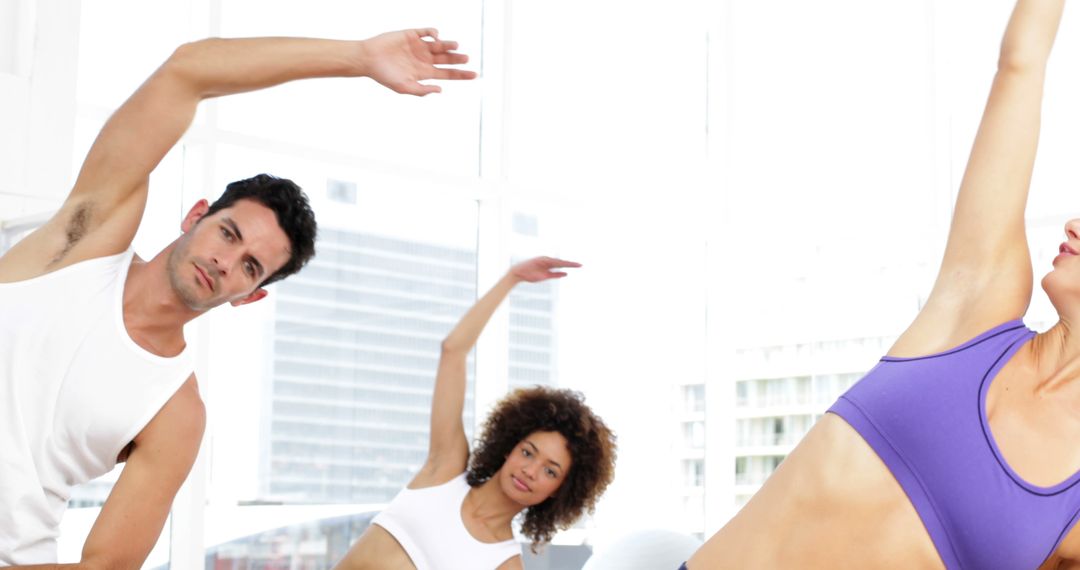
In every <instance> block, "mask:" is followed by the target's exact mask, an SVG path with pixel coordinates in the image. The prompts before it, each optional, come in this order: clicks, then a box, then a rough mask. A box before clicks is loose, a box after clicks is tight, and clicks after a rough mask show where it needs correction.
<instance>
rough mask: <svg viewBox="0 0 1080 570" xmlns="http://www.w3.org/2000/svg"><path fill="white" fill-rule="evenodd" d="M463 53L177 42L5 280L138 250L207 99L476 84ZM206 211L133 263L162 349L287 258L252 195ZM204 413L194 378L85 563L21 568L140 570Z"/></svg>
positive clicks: (432, 40) (132, 461)
mask: <svg viewBox="0 0 1080 570" xmlns="http://www.w3.org/2000/svg"><path fill="white" fill-rule="evenodd" d="M425 38H427V40H425ZM455 49H457V43H456V42H451V41H442V40H439V39H438V38H437V32H436V31H435V30H433V29H418V30H405V31H400V32H391V33H388V34H382V35H380V36H376V37H374V38H370V39H368V40H363V41H331V40H317V39H302V38H251V39H240V40H226V39H208V40H202V41H199V42H194V43H191V44H186V45H184V46H181V47H180V48H178V49H177V50H176V52H175V53H174V54H173V55H172V57H170V58H169V60H168V61H166V62H165V63H164V64H163V65H162V66H161V67H160V68H159V69H158V70H157V71H156V72H155V73H154V74H153V75H152V76H151V77H150V78H149V79H147V80H146V82H145V83H143V85H142V86H141V87H140V88H139V89H138V91H136V92H135V93H134V94H133V95H132V96H131V97H130V98H129V99H128V100H127V101H126V102H125V103H124V104H123V105H122V106H121V107H120V108H119V109H118V110H117V111H116V112H115V113H114V114H113V115H112V117H111V118H110V119H109V120H108V122H107V123H106V124H105V126H104V128H103V129H102V131H101V133H100V134H99V135H98V138H97V140H96V141H95V142H94V144H93V146H92V147H91V149H90V152H89V153H88V155H87V157H86V161H85V162H84V163H83V166H82V169H81V170H80V172H79V176H78V179H77V180H76V182H75V186H74V188H73V189H72V191H71V194H70V195H69V196H68V198H67V199H66V201H65V202H64V204H63V206H62V207H61V208H60V210H59V211H58V212H57V213H56V215H55V216H53V218H52V219H50V220H49V221H48V222H47V223H46V224H45V225H43V226H42V227H41V228H39V229H38V230H37V231H35V232H34V233H32V234H30V235H29V236H27V237H26V238H25V239H23V240H22V241H21V242H19V243H18V244H16V245H15V246H14V247H13V248H12V249H11V250H9V251H8V252H7V253H6V254H5V255H4V256H3V257H0V283H13V282H17V281H24V280H29V279H33V278H35V277H39V276H41V275H45V274H47V273H51V272H54V271H57V270H60V269H63V268H64V267H68V266H70V265H73V264H76V263H79V262H81V261H85V260H89V259H94V258H98V257H103V256H109V255H114V254H117V253H121V252H123V251H125V250H126V249H127V248H128V247H130V245H131V241H132V239H133V237H134V235H135V231H136V230H137V229H138V227H139V224H140V222H141V220H142V215H143V210H144V208H145V205H146V199H147V193H148V190H149V177H150V173H151V171H153V170H154V168H156V167H157V165H158V163H159V162H160V161H161V160H162V158H164V156H165V154H166V153H167V152H168V151H169V150H170V149H171V148H172V147H173V146H174V145H175V144H176V143H177V142H178V141H179V140H180V137H181V136H182V135H183V134H184V131H185V130H187V128H188V127H189V126H190V124H191V121H192V118H193V117H194V114H195V109H196V107H197V106H198V104H199V102H200V101H202V100H203V99H208V98H212V97H218V96H222V95H229V94H233V93H242V92H246V91H253V90H257V89H262V88H266V87H270V86H273V85H278V84H280V83H285V82H288V81H293V80H298V79H307V78H317V77H370V78H371V79H374V80H375V81H377V82H379V83H381V84H383V85H385V86H387V87H389V88H390V89H392V90H394V91H396V92H398V93H407V94H412V95H427V94H429V93H435V92H438V91H439V90H440V88H439V87H438V86H435V85H425V84H421V83H419V81H422V80H426V79H472V78H473V77H475V74H474V73H473V72H470V71H464V70H459V69H448V68H441V67H435V66H436V65H456V64H462V63H465V62H466V61H468V58H467V56H465V55H463V54H457V53H453V50H455ZM207 208H208V204H207V202H206V201H205V200H202V201H200V202H198V203H197V204H195V206H194V207H192V209H191V211H190V212H189V213H188V214H187V216H185V218H184V220H183V222H182V223H181V229H182V230H183V232H184V233H183V235H182V236H181V237H180V238H178V239H177V240H176V241H174V242H173V243H172V244H170V245H169V246H168V247H167V248H166V249H164V250H163V251H162V252H160V253H159V254H157V255H156V256H154V257H153V258H152V259H150V260H149V261H143V260H141V259H136V260H134V261H133V262H132V265H131V268H130V271H129V274H128V278H127V281H126V282H125V288H124V296H123V318H124V324H125V326H126V329H127V332H128V334H129V336H130V337H131V338H132V339H133V340H134V341H135V342H136V343H137V344H138V345H139V346H141V347H142V348H143V349H145V350H147V351H149V352H151V353H153V354H156V355H159V356H174V355H176V354H179V353H180V352H182V351H183V350H184V348H185V346H186V341H185V340H184V335H183V326H184V324H185V323H187V322H189V321H191V320H192V319H194V318H196V317H198V316H199V315H201V314H203V313H204V312H206V311H207V310H209V309H210V308H213V307H215V306H218V305H221V304H224V303H230V304H232V305H243V304H246V303H251V302H254V301H258V300H260V299H262V298H263V297H265V296H266V291H265V290H264V289H262V288H261V287H260V285H261V284H262V282H263V281H264V280H265V279H266V278H267V277H268V276H270V275H272V274H273V273H274V272H276V271H277V270H278V269H279V268H281V267H282V266H283V265H284V264H285V263H286V262H287V261H288V260H289V256H290V255H291V253H290V243H289V240H288V238H287V237H286V236H285V233H284V232H283V231H282V230H281V228H280V227H279V226H278V224H277V221H276V217H275V214H274V213H273V211H271V210H270V209H268V208H266V207H264V206H262V205H261V204H258V203H255V202H251V201H245V200H241V201H239V202H238V203H236V204H234V205H233V206H232V207H229V208H225V209H223V210H220V211H218V212H216V213H214V214H213V215H209V216H207V215H206V213H207ZM102 373H103V374H105V373H106V371H102ZM205 415H206V412H205V406H204V404H203V402H202V399H201V398H200V396H199V392H198V387H197V383H196V379H195V377H194V375H192V376H191V377H190V378H188V379H187V381H186V382H185V383H184V385H183V386H182V387H181V388H180V389H179V390H178V391H177V392H176V394H175V395H173V397H172V398H171V399H170V400H169V401H168V402H167V403H166V404H165V405H164V406H163V407H162V408H161V410H160V411H159V412H158V413H157V415H156V416H154V418H153V419H152V420H151V421H150V423H149V424H148V425H147V426H146V427H145V428H144V429H143V430H142V431H141V432H140V433H139V434H138V435H137V436H136V437H135V438H134V440H133V441H132V442H131V444H129V445H128V446H127V447H126V448H125V449H124V451H123V452H122V453H121V454H120V457H119V458H118V459H120V460H126V466H125V468H124V470H123V472H122V474H121V476H120V478H119V480H118V481H117V483H116V485H115V486H114V487H113V490H112V492H111V494H110V495H109V498H108V500H107V501H106V503H105V505H104V507H103V508H102V510H101V514H100V515H99V517H98V519H97V521H96V522H95V523H94V526H93V528H92V529H91V531H90V534H89V536H88V537H87V540H86V543H85V545H84V547H83V552H82V560H81V561H80V562H79V563H77V564H43V565H34V566H19V567H17V568H27V569H52V568H85V569H91V570H94V569H109V570H113V569H123V568H139V567H141V566H142V563H143V561H144V560H145V559H146V557H147V555H148V554H149V552H150V549H151V548H152V547H153V545H154V543H155V542H156V541H157V539H158V536H159V535H160V534H161V529H162V526H163V525H164V523H165V518H166V516H167V515H168V512H169V509H170V507H171V505H172V501H173V498H174V497H175V496H176V492H177V490H178V489H179V487H180V485H181V483H183V481H184V479H185V478H186V477H187V475H188V472H189V471H190V470H191V466H192V464H193V462H194V460H195V456H196V454H197V452H198V449H199V444H200V441H201V440H202V435H203V431H204V429H205V424H206V419H205Z"/></svg>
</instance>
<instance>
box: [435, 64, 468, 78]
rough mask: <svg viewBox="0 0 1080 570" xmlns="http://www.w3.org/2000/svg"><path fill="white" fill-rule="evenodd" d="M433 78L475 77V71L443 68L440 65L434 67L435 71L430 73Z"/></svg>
mask: <svg viewBox="0 0 1080 570" xmlns="http://www.w3.org/2000/svg"><path fill="white" fill-rule="evenodd" d="M432 78H433V79H476V72H475V71H468V70H465V69H444V68H442V67H436V68H435V73H434V74H433V75H432Z"/></svg>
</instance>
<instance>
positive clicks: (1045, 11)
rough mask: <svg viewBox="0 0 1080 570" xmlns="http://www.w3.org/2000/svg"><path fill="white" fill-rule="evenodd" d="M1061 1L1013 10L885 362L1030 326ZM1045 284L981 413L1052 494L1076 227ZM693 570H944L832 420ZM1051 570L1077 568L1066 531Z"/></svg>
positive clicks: (1064, 439) (1074, 427) (1078, 348)
mask: <svg viewBox="0 0 1080 570" xmlns="http://www.w3.org/2000/svg"><path fill="white" fill-rule="evenodd" d="M1063 8H1064V0H1019V1H1018V2H1017V4H1016V7H1015V9H1014V11H1013V15H1012V18H1011V19H1010V21H1009V25H1008V28H1007V29H1006V32H1005V37H1004V40H1003V42H1002V47H1001V55H1000V60H999V65H998V72H997V76H996V77H995V79H994V83H993V86H992V88H991V92H990V97H989V100H988V102H987V106H986V110H985V111H984V114H983V119H982V123H981V125H980V128H979V132H978V135H977V136H976V139H975V143H974V146H973V148H972V151H971V156H970V158H969V161H968V166H967V170H966V171H965V173H964V178H963V181H962V182H961V187H960V192H959V195H958V198H957V203H956V208H955V211H954V214H953V220H952V227H951V229H950V233H949V238H948V243H947V245H946V250H945V255H944V259H943V260H942V265H941V269H940V272H939V274H938V278H937V281H936V282H935V284H934V289H933V291H932V292H931V295H930V297H929V299H928V301H927V304H926V306H925V307H924V308H923V310H922V311H921V312H920V313H919V315H918V316H917V317H916V319H915V321H914V322H913V323H912V324H911V325H910V327H909V328H908V329H907V330H906V331H905V332H904V333H903V334H902V335H901V336H900V338H899V340H898V341H897V342H896V344H895V345H894V346H893V347H892V348H891V349H890V350H889V355H890V356H902V357H912V356H924V355H930V354H935V353H938V352H942V351H944V350H947V349H949V348H952V347H955V346H957V345H960V344H962V343H963V342H965V341H967V340H969V339H971V338H973V337H975V336H977V335H978V334H979V333H981V332H982V331H985V330H987V329H989V328H992V327H994V326H996V325H999V324H1001V323H1004V322H1007V321H1010V320H1012V319H1016V318H1019V317H1022V316H1023V315H1024V313H1025V312H1026V311H1027V308H1028V304H1029V303H1030V301H1031V294H1032V287H1031V281H1032V273H1033V271H1032V267H1031V259H1030V255H1029V253H1028V246H1027V239H1026V236H1025V231H1024V207H1025V205H1026V203H1027V195H1028V187H1029V185H1030V181H1031V172H1032V169H1033V167H1034V160H1035V152H1036V146H1037V142H1038V136H1039V124H1040V114H1041V102H1042V92H1043V83H1044V77H1045V71H1046V62H1047V59H1048V57H1049V54H1050V50H1051V47H1052V45H1053V42H1054V38H1055V36H1056V33H1057V28H1058V24H1059V22H1060V19H1061V14H1062V10H1063ZM1065 233H1066V242H1065V244H1063V245H1062V250H1063V254H1062V255H1061V256H1059V257H1058V258H1057V259H1055V261H1054V268H1053V270H1052V271H1051V272H1050V273H1049V274H1048V275H1047V276H1046V277H1045V278H1044V279H1043V280H1042V286H1043V289H1044V290H1045V291H1046V293H1047V295H1048V296H1049V298H1050V300H1051V302H1052V303H1053V304H1054V306H1055V308H1056V309H1057V311H1058V315H1059V318H1060V320H1059V322H1058V323H1057V324H1056V325H1055V326H1054V327H1052V328H1051V329H1050V330H1048V331H1047V332H1045V333H1043V334H1040V335H1038V336H1037V337H1036V338H1034V339H1033V340H1032V341H1030V342H1028V343H1027V344H1026V345H1024V346H1023V347H1021V349H1020V350H1019V351H1018V352H1017V353H1016V354H1015V356H1014V357H1013V358H1012V359H1011V360H1010V361H1009V362H1008V363H1007V364H1006V365H1005V366H1004V367H1003V368H1002V370H1001V371H1000V373H999V374H998V375H997V376H996V377H995V378H994V379H993V380H992V382H991V384H990V388H989V391H988V394H987V402H986V412H987V418H988V420H989V424H990V429H991V432H992V434H993V437H994V439H995V441H996V442H997V444H998V447H999V448H1000V449H1001V452H1002V455H1003V456H1004V457H1005V459H1006V461H1007V462H1008V463H1009V465H1010V467H1012V469H1013V470H1014V471H1015V472H1016V473H1017V474H1019V475H1020V476H1021V477H1022V478H1024V479H1026V480H1027V481H1028V482H1030V483H1034V484H1036V485H1041V486H1049V485H1053V484H1055V483H1058V482H1060V481H1063V480H1065V479H1067V478H1068V477H1070V476H1071V475H1072V474H1074V473H1075V472H1077V471H1078V470H1080V449H1077V448H1076V445H1075V442H1076V441H1077V440H1078V438H1080V415H1078V414H1077V413H1076V412H1077V410H1078V409H1080V337H1078V336H1077V335H1073V334H1072V333H1071V331H1072V330H1073V329H1074V326H1073V325H1074V323H1078V322H1080V256H1078V255H1076V254H1077V253H1080V220H1072V221H1070V222H1068V224H1066V227H1065ZM687 566H688V568H689V569H690V570H702V569H715V568H781V567H799V568H930V569H938V568H943V567H944V564H943V562H942V561H941V558H940V556H939V555H938V553H937V550H936V549H935V547H934V544H933V542H932V541H931V539H930V535H929V533H928V532H927V531H926V529H925V527H924V526H923V524H922V521H921V519H920V518H919V516H918V514H917V513H916V511H915V509H914V507H913V506H912V505H911V502H910V501H909V500H908V498H907V495H906V494H905V493H904V491H903V490H902V488H901V487H900V485H899V483H897V481H896V479H895V478H893V476H892V474H891V473H890V471H889V470H888V469H887V468H886V466H885V464H884V463H883V462H882V461H881V460H880V459H879V458H878V456H877V455H876V454H875V453H874V451H873V450H872V449H871V448H870V446H869V445H868V444H867V443H866V442H865V441H864V440H863V439H862V437H860V436H859V434H858V433H857V432H856V431H855V430H854V429H853V428H852V427H851V426H849V425H848V424H847V423H846V422H845V421H844V420H843V419H841V418H839V417H838V416H834V415H831V414H827V415H826V416H825V417H823V418H822V419H821V421H819V422H818V424H817V425H816V426H814V428H813V429H812V430H811V431H810V433H808V434H807V436H806V438H805V439H804V440H803V441H802V442H801V443H800V444H799V446H798V447H797V448H796V449H795V451H794V452H793V453H792V454H791V455H790V456H789V457H788V458H787V459H786V460H785V461H784V462H783V464H782V465H781V466H780V467H779V468H778V469H777V471H776V473H775V474H774V475H773V476H772V477H771V478H770V479H769V480H768V481H767V482H766V483H765V485H764V486H763V487H762V489H761V490H760V491H759V492H758V493H757V494H756V495H755V496H754V497H753V498H752V499H751V501H750V502H749V503H748V504H747V505H746V507H745V508H744V509H743V510H742V511H741V512H740V513H739V515H737V516H736V517H735V518H734V519H733V520H732V521H730V522H729V523H728V524H727V525H726V526H725V527H724V528H722V529H721V530H720V531H719V532H718V533H717V534H716V535H714V536H713V537H712V538H710V540H709V541H708V542H707V543H706V544H705V545H704V546H703V547H702V548H701V549H699V550H698V551H697V552H696V553H695V554H694V556H693V557H692V558H691V559H690V560H689V561H688V564H687ZM1040 568H1043V569H1051V568H1053V569H1070V568H1071V569H1075V568H1080V531H1078V530H1077V529H1076V528H1075V527H1074V528H1073V529H1070V530H1069V532H1068V533H1067V535H1066V536H1065V538H1064V540H1063V541H1062V542H1061V543H1060V545H1059V546H1058V548H1057V549H1056V550H1055V551H1054V552H1053V553H1051V554H1050V555H1049V556H1048V558H1047V559H1046V560H1045V561H1044V562H1043V563H1042V564H1041V566H1040Z"/></svg>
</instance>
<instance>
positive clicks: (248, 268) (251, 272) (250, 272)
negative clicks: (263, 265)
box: [244, 261, 255, 276]
mask: <svg viewBox="0 0 1080 570" xmlns="http://www.w3.org/2000/svg"><path fill="white" fill-rule="evenodd" d="M244 271H246V272H247V274H248V275H252V276H254V275H255V266H254V265H252V264H251V262H250V261H245V262H244Z"/></svg>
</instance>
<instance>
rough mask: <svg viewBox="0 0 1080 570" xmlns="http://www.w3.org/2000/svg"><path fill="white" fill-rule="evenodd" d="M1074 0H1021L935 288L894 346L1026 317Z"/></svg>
mask: <svg viewBox="0 0 1080 570" xmlns="http://www.w3.org/2000/svg"><path fill="white" fill-rule="evenodd" d="M1064 5H1065V0H1019V1H1018V2H1017V3H1016V6H1015V8H1014V9H1013V13H1012V17H1011V18H1010V19H1009V24H1008V27H1007V28H1006V30H1005V36H1004V38H1003V40H1002V44H1001V53H1000V56H999V59H998V70H997V75H996V76H995V77H994V83H993V86H992V87H991V89H990V97H989V99H988V101H987V103H986V109H985V110H984V111H983V118H982V122H981V123H980V125H979V131H978V133H977V134H976V136H975V143H974V145H973V146H972V149H971V156H970V157H969V158H968V164H967V170H965V172H964V178H963V180H962V181H961V183H960V191H959V194H958V196H957V199H956V207H955V208H954V211H953V219H952V225H951V227H950V229H949V238H948V242H947V243H946V246H945V255H944V258H943V259H942V262H941V269H940V271H939V273H938V277H937V281H936V282H935V283H934V289H933V291H932V292H931V294H930V297H929V299H928V300H927V303H926V306H925V307H924V308H923V310H922V311H921V312H920V313H919V316H918V317H917V318H916V319H915V322H913V323H912V325H911V326H910V327H909V328H908V330H907V331H906V332H905V333H904V335H903V336H901V338H900V340H899V341H898V342H897V343H896V345H895V346H893V349H892V350H890V351H889V353H890V354H892V355H897V356H898V355H906V356H913V355H918V354H925V353H928V352H935V351H937V350H941V349H945V348H948V347H950V346H953V345H955V344H957V343H959V342H962V341H964V340H966V339H968V338H970V337H972V336H974V335H976V334H978V333H979V332H981V331H983V330H986V329H987V328H989V327H992V326H994V325H997V324H1001V323H1002V322H1005V321H1007V320H1010V319H1015V318H1018V317H1021V316H1023V314H1024V313H1025V312H1026V311H1027V307H1028V304H1029V303H1030V301H1031V282H1032V269H1031V256H1030V254H1029V253H1028V246H1027V237H1026V235H1025V230H1024V209H1025V206H1026V205H1027V197H1028V187H1029V186H1030V184H1031V172H1032V169H1033V168H1034V164H1035V151H1036V148H1037V146H1038V141H1039V124H1040V117H1041V109H1042V96H1043V84H1044V79H1045V76H1046V63H1047V60H1048V58H1049V57H1050V50H1051V48H1052V47H1053V44H1054V38H1055V36H1056V35H1057V30H1058V24H1059V23H1060V22H1061V14H1062V10H1063V8H1064Z"/></svg>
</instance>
